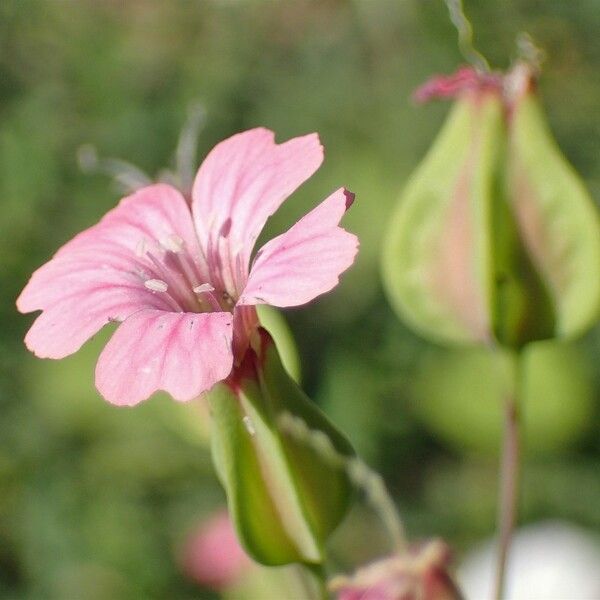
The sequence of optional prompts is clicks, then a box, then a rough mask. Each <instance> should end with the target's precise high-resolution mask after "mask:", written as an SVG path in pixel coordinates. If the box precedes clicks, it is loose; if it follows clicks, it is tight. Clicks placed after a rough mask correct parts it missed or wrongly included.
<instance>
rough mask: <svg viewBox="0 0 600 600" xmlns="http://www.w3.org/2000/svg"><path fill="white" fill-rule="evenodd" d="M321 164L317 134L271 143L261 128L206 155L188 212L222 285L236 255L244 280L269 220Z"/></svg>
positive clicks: (228, 279)
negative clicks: (217, 263)
mask: <svg viewBox="0 0 600 600" xmlns="http://www.w3.org/2000/svg"><path fill="white" fill-rule="evenodd" d="M322 161H323V148H322V146H321V144H320V142H319V137H318V136H317V134H316V133H313V134H310V135H305V136H303V137H298V138H294V139H291V140H289V141H287V142H285V143H283V144H276V143H275V141H274V133H273V132H272V131H269V130H268V129H262V128H258V129H251V130H249V131H245V132H243V133H239V134H237V135H234V136H233V137H230V138H229V139H227V140H225V141H223V142H221V143H220V144H218V145H217V146H215V148H214V149H213V150H212V151H211V152H210V153H209V154H208V156H207V157H206V160H205V161H204V162H203V163H202V165H201V167H200V170H199V171H198V174H197V176H196V180H195V182H194V186H193V190H192V198H193V203H192V212H193V214H194V222H195V224H196V230H197V232H198V236H199V238H200V242H201V244H202V246H203V248H204V251H205V252H206V255H207V256H208V255H210V254H211V248H213V249H216V251H217V253H218V254H219V257H220V259H221V262H222V264H223V267H222V268H223V269H225V271H229V272H226V273H225V274H224V277H223V279H224V281H225V283H226V284H227V283H228V284H229V285H231V284H232V282H234V283H235V282H236V275H235V273H236V271H239V270H240V267H238V266H237V265H236V262H235V261H236V255H239V257H240V258H239V264H240V265H241V269H242V270H244V275H245V273H246V272H247V267H248V264H249V260H250V255H251V253H252V249H253V247H254V243H255V242H256V238H257V237H258V235H259V234H260V232H261V230H262V228H263V226H264V224H265V222H266V220H267V219H268V217H269V216H270V215H272V214H273V213H274V212H275V211H276V210H277V208H278V207H279V206H280V205H281V203H282V202H283V201H284V200H285V199H286V198H287V197H288V196H289V195H290V194H291V193H292V192H293V191H294V190H296V188H298V187H299V186H300V185H301V184H302V183H303V182H304V181H306V180H307V179H308V178H309V177H310V176H311V175H312V174H313V173H314V172H315V171H316V170H317V169H318V168H319V166H320V165H321V163H322ZM223 238H226V240H227V241H226V244H225V247H223ZM237 283H239V277H238V279H237ZM243 283H244V282H242V285H243ZM229 291H230V292H232V293H234V292H235V290H231V289H230V290H229ZM238 291H239V290H238Z"/></svg>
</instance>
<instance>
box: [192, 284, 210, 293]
mask: <svg viewBox="0 0 600 600" xmlns="http://www.w3.org/2000/svg"><path fill="white" fill-rule="evenodd" d="M214 291H215V288H214V287H213V286H212V285H210V283H203V284H201V285H197V286H196V287H195V288H193V292H194V294H203V293H204V292H214Z"/></svg>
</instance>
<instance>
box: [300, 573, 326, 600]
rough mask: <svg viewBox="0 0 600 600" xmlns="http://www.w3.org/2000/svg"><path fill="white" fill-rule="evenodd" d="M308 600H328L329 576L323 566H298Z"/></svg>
mask: <svg viewBox="0 0 600 600" xmlns="http://www.w3.org/2000/svg"><path fill="white" fill-rule="evenodd" d="M297 568H298V574H299V577H300V579H301V581H302V586H303V588H304V592H305V594H306V598H307V600H309V599H314V600H328V599H329V594H328V593H327V574H326V573H325V568H324V567H323V565H297Z"/></svg>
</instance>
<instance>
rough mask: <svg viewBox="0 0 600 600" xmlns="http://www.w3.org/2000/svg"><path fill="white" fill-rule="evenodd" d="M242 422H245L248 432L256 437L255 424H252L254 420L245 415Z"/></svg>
mask: <svg viewBox="0 0 600 600" xmlns="http://www.w3.org/2000/svg"><path fill="white" fill-rule="evenodd" d="M242 421H243V422H244V427H245V428H246V431H248V433H249V434H250V435H254V434H255V433H256V429H254V423H252V419H251V418H250V417H249V416H248V415H245V416H244V417H243V418H242Z"/></svg>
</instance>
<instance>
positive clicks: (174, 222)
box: [17, 185, 199, 358]
mask: <svg viewBox="0 0 600 600" xmlns="http://www.w3.org/2000/svg"><path fill="white" fill-rule="evenodd" d="M173 235H175V236H177V237H178V238H181V239H182V240H184V241H185V243H186V246H187V247H189V248H190V249H191V250H192V252H194V253H195V254H197V253H198V252H199V250H198V243H197V240H196V237H195V233H194V229H193V225H192V220H191V214H190V211H189V208H188V206H187V204H186V202H185V200H184V198H183V197H182V196H181V194H179V192H177V191H176V190H175V189H174V188H171V187H169V186H166V185H154V186H149V187H147V188H144V189H142V190H140V191H138V192H136V193H135V194H133V195H131V196H129V197H127V198H125V199H124V200H122V201H121V203H120V204H119V206H117V207H116V208H115V209H113V210H111V211H110V212H109V213H108V214H107V215H106V216H105V217H104V218H103V219H102V220H101V221H100V223H98V224H97V225H94V226H93V227H90V228H89V229H87V230H86V231H84V232H82V233H80V234H79V235H77V236H76V237H75V238H73V239H72V240H71V241H70V242H68V243H67V244H65V245H64V246H63V247H62V248H61V249H60V250H59V251H58V252H57V253H56V255H55V256H54V258H52V260H50V261H49V262H47V263H46V264H45V265H43V266H42V267H40V268H39V269H38V270H37V271H36V272H35V273H34V274H33V275H32V277H31V279H30V281H29V283H28V284H27V286H26V287H25V289H24V290H23V291H22V292H21V295H20V296H19V298H18V299H17V308H18V309H19V310H20V311H21V312H31V311H34V310H42V311H43V313H42V314H41V315H40V316H39V317H38V318H37V319H36V321H35V322H34V324H33V326H32V327H31V329H30V330H29V332H28V334H27V336H26V338H25V343H26V344H27V347H28V348H29V349H30V350H31V351H32V352H34V353H35V354H36V355H38V356H40V357H43V358H62V357H64V356H67V355H69V354H72V353H73V352H75V351H77V350H78V349H79V348H80V347H81V345H82V344H83V343H84V342H85V341H86V340H87V339H89V338H90V337H91V336H92V335H94V334H95V333H96V332H97V331H98V330H99V329H100V328H101V327H103V326H104V325H105V324H106V323H108V322H109V321H123V320H124V319H126V318H127V317H128V316H129V315H131V314H132V313H134V312H136V311H138V310H140V309H141V308H156V309H162V310H172V308H171V305H170V304H168V303H167V301H166V300H165V297H164V296H162V295H160V294H155V293H153V292H152V291H151V290H149V289H147V288H146V287H145V286H144V277H143V276H141V275H140V272H141V271H142V270H144V271H147V272H148V266H147V264H144V263H142V261H141V260H140V258H139V257H138V256H137V255H136V248H137V247H138V245H139V244H140V241H141V240H142V239H147V240H148V242H149V243H151V240H159V241H160V240H163V239H168V238H169V236H173ZM152 275H153V274H152V272H151V271H149V272H148V277H152Z"/></svg>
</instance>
